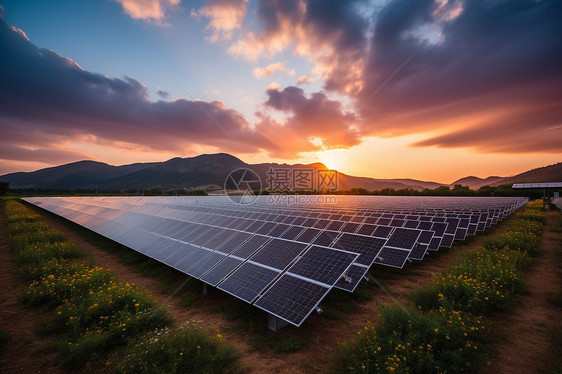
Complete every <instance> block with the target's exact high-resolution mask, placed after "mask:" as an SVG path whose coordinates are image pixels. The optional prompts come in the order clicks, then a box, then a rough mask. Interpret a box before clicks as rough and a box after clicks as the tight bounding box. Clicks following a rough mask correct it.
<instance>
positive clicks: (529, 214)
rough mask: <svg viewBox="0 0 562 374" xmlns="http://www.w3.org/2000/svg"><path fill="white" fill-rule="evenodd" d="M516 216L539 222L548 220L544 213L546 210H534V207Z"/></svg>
mask: <svg viewBox="0 0 562 374" xmlns="http://www.w3.org/2000/svg"><path fill="white" fill-rule="evenodd" d="M516 217H517V218H522V219H526V220H529V221H535V222H539V223H541V224H542V223H545V222H546V215H545V214H544V212H541V211H537V210H532V209H530V210H529V209H528V210H526V211H525V212H523V213H520V214H517V216H516Z"/></svg>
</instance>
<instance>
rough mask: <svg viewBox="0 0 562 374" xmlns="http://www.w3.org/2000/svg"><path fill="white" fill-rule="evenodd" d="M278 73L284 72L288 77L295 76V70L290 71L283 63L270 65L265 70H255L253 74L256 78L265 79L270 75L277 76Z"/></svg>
mask: <svg viewBox="0 0 562 374" xmlns="http://www.w3.org/2000/svg"><path fill="white" fill-rule="evenodd" d="M276 71H283V72H285V73H287V75H295V71H294V70H288V69H287V68H286V67H285V64H284V63H282V62H276V63H274V64H269V65H267V66H266V67H264V68H254V70H253V73H254V76H255V77H256V78H258V79H259V78H263V77H265V76H268V75H273V74H275V72H276Z"/></svg>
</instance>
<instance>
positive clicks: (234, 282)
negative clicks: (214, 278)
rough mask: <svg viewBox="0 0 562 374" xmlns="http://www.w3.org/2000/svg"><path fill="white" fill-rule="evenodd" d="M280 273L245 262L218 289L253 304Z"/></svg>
mask: <svg viewBox="0 0 562 374" xmlns="http://www.w3.org/2000/svg"><path fill="white" fill-rule="evenodd" d="M279 273H280V272H279V271H276V270H273V269H269V268H265V267H262V266H259V265H256V264H253V263H250V262H245V263H243V264H242V266H240V267H239V268H238V269H236V270H235V271H234V272H233V273H232V274H230V275H229V276H228V277H227V278H226V279H225V280H223V281H222V282H221V283H220V284H219V286H218V288H219V289H221V290H223V291H225V292H227V293H229V294H231V295H233V296H236V297H237V298H239V299H242V300H244V301H246V302H248V303H252V302H253V301H254V299H255V298H256V297H257V296H258V295H259V294H260V293H261V292H262V291H263V290H264V289H265V288H266V287H267V286H269V285H270V284H271V282H273V280H274V279H275V278H276V277H277V276H278V275H279Z"/></svg>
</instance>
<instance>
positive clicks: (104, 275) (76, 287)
mask: <svg viewBox="0 0 562 374" xmlns="http://www.w3.org/2000/svg"><path fill="white" fill-rule="evenodd" d="M114 282H115V274H114V273H113V272H112V271H111V270H108V269H104V268H100V267H89V268H84V269H83V270H81V271H77V272H76V273H73V274H61V275H59V276H55V275H54V274H49V275H46V276H43V277H41V278H40V279H39V280H37V281H33V282H32V283H31V284H30V285H29V287H28V288H27V290H24V291H23V292H21V293H20V294H19V298H20V300H21V301H22V302H24V303H27V304H30V305H42V304H43V305H46V306H57V305H60V304H62V302H63V301H64V300H66V299H72V298H80V297H85V296H87V295H88V294H89V293H90V292H93V291H95V290H96V289H99V288H100V287H111V286H113V284H114Z"/></svg>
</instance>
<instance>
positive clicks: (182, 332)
mask: <svg viewBox="0 0 562 374" xmlns="http://www.w3.org/2000/svg"><path fill="white" fill-rule="evenodd" d="M236 360H237V355H236V354H235V353H234V350H233V348H232V347H230V346H228V345H226V344H225V342H224V341H223V337H222V335H220V334H217V336H216V337H215V338H209V337H208V336H207V335H206V334H205V333H204V332H203V331H201V329H200V328H199V327H198V326H196V325H194V324H188V325H185V326H182V327H179V328H177V329H173V330H170V329H163V330H159V331H156V332H153V333H149V334H148V335H147V336H144V337H143V338H142V339H140V340H138V341H137V342H135V343H133V344H131V345H129V347H128V348H127V351H126V355H125V358H124V359H123V360H121V361H119V362H118V363H117V364H116V365H115V371H116V372H117V373H135V374H136V373H139V372H149V373H155V374H157V373H170V374H173V373H194V374H196V373H236V372H240V371H241V370H240V368H239V367H238V365H237V364H236Z"/></svg>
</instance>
